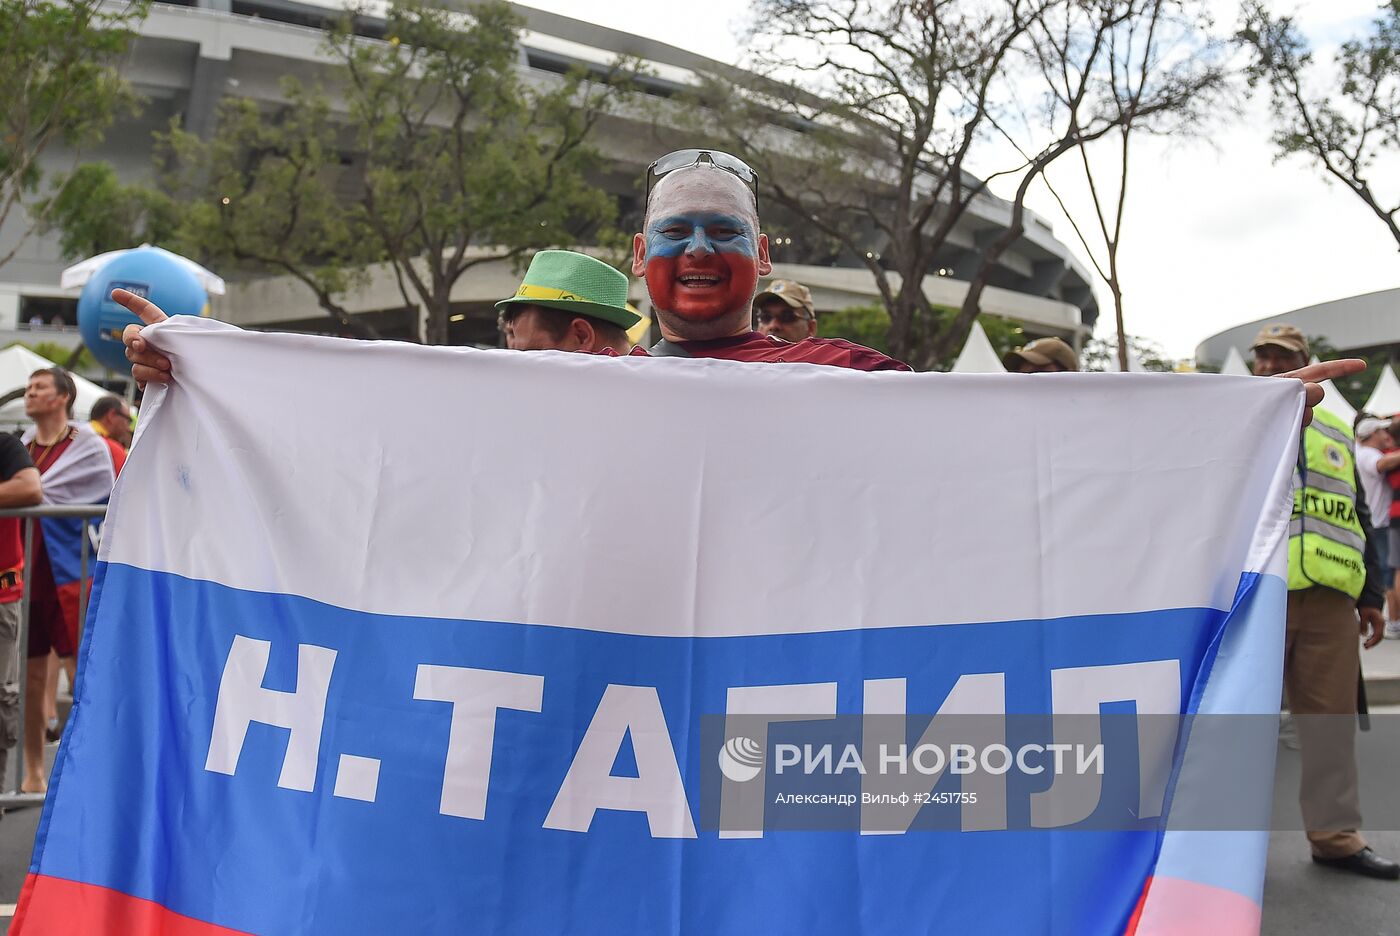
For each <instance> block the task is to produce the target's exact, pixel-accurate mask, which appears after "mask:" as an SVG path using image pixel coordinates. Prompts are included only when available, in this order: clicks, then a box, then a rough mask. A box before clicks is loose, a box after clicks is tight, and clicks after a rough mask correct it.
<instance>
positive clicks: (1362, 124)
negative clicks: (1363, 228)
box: [1237, 0, 1400, 246]
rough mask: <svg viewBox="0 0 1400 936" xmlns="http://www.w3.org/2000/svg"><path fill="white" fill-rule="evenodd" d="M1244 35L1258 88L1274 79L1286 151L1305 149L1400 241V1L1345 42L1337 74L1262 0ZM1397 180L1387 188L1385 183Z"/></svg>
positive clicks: (1279, 139)
mask: <svg viewBox="0 0 1400 936" xmlns="http://www.w3.org/2000/svg"><path fill="white" fill-rule="evenodd" d="M1244 17H1245V19H1244V26H1243V27H1242V28H1241V29H1240V31H1239V33H1238V35H1237V39H1238V40H1239V41H1240V43H1241V44H1243V45H1244V46H1245V47H1246V48H1248V49H1249V50H1250V52H1251V54H1252V59H1251V61H1250V64H1249V66H1248V68H1247V70H1246V75H1247V77H1248V79H1249V82H1250V85H1251V87H1257V86H1259V85H1266V86H1267V87H1268V89H1269V94H1270V103H1271V105H1272V109H1273V114H1274V124H1275V129H1274V144H1275V145H1276V146H1277V147H1278V151H1279V157H1280V158H1283V157H1287V156H1292V155H1301V156H1304V157H1306V158H1308V159H1310V160H1312V161H1313V162H1314V163H1316V164H1317V165H1318V167H1319V168H1321V169H1322V170H1323V172H1325V173H1326V174H1327V175H1328V176H1330V177H1331V178H1332V179H1334V180H1336V181H1339V182H1341V183H1342V185H1343V186H1345V187H1346V188H1347V189H1348V190H1349V191H1350V192H1352V194H1354V195H1356V196H1357V197H1358V198H1360V199H1361V200H1362V201H1363V202H1364V203H1365V204H1366V206H1367V207H1369V208H1370V209H1371V211H1372V212H1373V213H1374V214H1375V215H1376V217H1377V218H1379V219H1380V220H1381V222H1382V223H1384V224H1385V225H1386V227H1387V228H1388V230H1389V231H1390V233H1391V236H1392V237H1393V238H1394V239H1395V242H1396V245H1397V246H1400V222H1397V216H1400V191H1397V190H1396V189H1395V187H1394V173H1393V171H1392V170H1391V169H1390V164H1391V163H1392V162H1393V161H1394V159H1395V158H1396V157H1397V156H1400V0H1387V2H1385V3H1382V4H1381V7H1380V15H1379V16H1377V17H1376V18H1375V19H1373V20H1372V21H1371V24H1370V30H1369V31H1368V32H1367V33H1366V34H1364V35H1361V36H1358V37H1353V38H1351V39H1348V40H1347V41H1345V42H1343V43H1342V44H1341V46H1340V47H1339V49H1338V51H1337V53H1336V58H1335V61H1334V62H1333V66H1334V67H1333V69H1332V71H1331V73H1330V74H1323V70H1322V69H1321V68H1320V67H1318V66H1317V65H1316V63H1315V62H1314V60H1313V54H1312V51H1311V49H1310V48H1309V46H1308V43H1307V40H1306V39H1305V38H1304V37H1303V35H1302V33H1301V32H1300V31H1299V29H1298V27H1297V25H1296V23H1295V22H1294V20H1293V18H1292V17H1289V16H1275V15H1274V14H1273V13H1272V12H1271V11H1270V10H1269V9H1268V7H1267V6H1265V4H1264V3H1263V2H1260V0H1249V2H1248V3H1246V4H1245V8H1244ZM1378 181H1379V182H1383V183H1384V182H1386V181H1388V182H1389V184H1388V185H1385V186H1383V187H1382V188H1378V187H1377V182H1378Z"/></svg>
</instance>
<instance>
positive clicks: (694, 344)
mask: <svg viewBox="0 0 1400 936" xmlns="http://www.w3.org/2000/svg"><path fill="white" fill-rule="evenodd" d="M674 344H675V345H676V347H678V348H681V349H683V350H684V351H685V352H686V354H687V355H689V356H690V357H696V358H721V359H722V360H726V361H755V362H759V363H765V364H826V365H828V366H830V367H849V368H850V369H851V370H859V371H882V370H893V371H907V370H913V368H911V367H910V366H909V365H908V364H905V363H904V362H903V361H896V360H895V359H894V358H892V357H889V356H888V355H884V354H881V353H880V352H879V351H875V350H873V349H871V348H867V347H865V346H863V345H858V344H856V343H855V342H852V341H847V340H846V339H844V338H803V339H802V340H801V341H797V342H791V341H783V340H782V339H781V338H774V337H773V336H772V335H760V334H759V333H758V332H749V333H748V334H746V335H735V336H733V337H730V338H715V339H713V340H711V341H677V342H674ZM632 353H633V354H641V355H645V356H648V357H650V355H649V354H647V350H646V349H645V348H643V347H642V346H641V345H638V346H637V347H635V348H633V349H632Z"/></svg>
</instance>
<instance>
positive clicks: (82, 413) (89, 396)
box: [0, 345, 111, 425]
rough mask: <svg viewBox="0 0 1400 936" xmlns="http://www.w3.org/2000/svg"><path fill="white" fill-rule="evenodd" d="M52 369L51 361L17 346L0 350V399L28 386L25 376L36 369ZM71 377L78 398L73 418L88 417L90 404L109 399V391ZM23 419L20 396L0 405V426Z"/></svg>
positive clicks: (90, 382)
mask: <svg viewBox="0 0 1400 936" xmlns="http://www.w3.org/2000/svg"><path fill="white" fill-rule="evenodd" d="M56 366H57V365H55V364H54V362H53V361H50V360H49V359H48V358H46V357H43V356H41V355H38V354H35V353H34V352H33V351H30V350H29V349H28V348H26V347H23V346H21V345H15V346H13V347H10V348H6V349H4V350H3V351H0V396H3V395H5V394H7V393H9V392H11V391H13V390H23V389H24V388H25V387H26V386H27V385H28V384H29V375H30V374H32V373H34V372H35V371H36V370H39V369H40V368H43V367H56ZM72 376H73V383H75V384H77V386H78V398H77V399H76V400H74V401H73V418H74V419H78V420H85V419H87V418H88V412H89V411H90V410H91V409H92V404H94V403H96V402H97V401H98V400H100V399H102V398H103V397H105V396H110V395H111V391H110V390H103V389H102V388H101V387H99V386H98V385H97V384H95V383H93V382H92V381H91V380H84V379H83V378H82V377H79V376H78V375H77V374H73V375H72ZM27 420H28V417H26V416H25V415H24V397H22V396H21V397H19V398H17V399H14V400H11V401H10V402H8V403H6V404H5V405H4V406H0V423H3V424H5V425H16V424H18V423H22V422H26V421H27Z"/></svg>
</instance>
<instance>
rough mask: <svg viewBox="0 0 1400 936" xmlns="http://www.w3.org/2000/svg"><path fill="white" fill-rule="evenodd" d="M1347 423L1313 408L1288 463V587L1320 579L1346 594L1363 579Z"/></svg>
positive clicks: (1361, 538) (1363, 537) (1358, 591)
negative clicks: (1293, 460)
mask: <svg viewBox="0 0 1400 936" xmlns="http://www.w3.org/2000/svg"><path fill="white" fill-rule="evenodd" d="M1354 449H1355V440H1354V437H1353V435H1352V431H1351V427H1350V426H1348V425H1347V424H1346V423H1345V422H1343V421H1342V420H1340V419H1338V418H1337V417H1336V416H1333V415H1332V414H1331V413H1329V412H1326V411H1325V410H1321V409H1315V410H1313V421H1312V425H1310V426H1308V428H1306V429H1304V430H1303V441H1302V444H1301V445H1300V446H1299V447H1298V464H1297V466H1296V467H1294V469H1293V518H1292V520H1291V521H1290V523H1289V526H1288V590H1289V591H1298V590H1300V589H1303V588H1312V587H1313V586H1315V585H1322V586H1324V587H1326V588H1332V589H1335V590H1337V591H1339V592H1342V593H1344V594H1346V595H1349V596H1350V597H1352V598H1356V597H1358V596H1359V595H1360V594H1361V589H1362V588H1364V587H1365V585H1366V534H1365V532H1364V531H1363V530H1362V529H1361V519H1360V517H1358V516H1357V513H1356V455H1355V452H1354Z"/></svg>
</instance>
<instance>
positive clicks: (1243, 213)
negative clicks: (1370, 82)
mask: <svg viewBox="0 0 1400 936" xmlns="http://www.w3.org/2000/svg"><path fill="white" fill-rule="evenodd" d="M1285 4H1288V5H1287V8H1289V9H1292V10H1295V11H1296V12H1297V14H1298V18H1299V21H1300V22H1301V23H1302V24H1303V26H1304V28H1305V29H1306V30H1307V32H1308V35H1309V37H1310V38H1311V39H1312V40H1313V42H1314V43H1315V44H1316V45H1317V47H1318V49H1319V51H1320V52H1323V53H1326V52H1327V51H1329V50H1330V48H1332V47H1333V46H1334V45H1335V43H1336V42H1338V41H1340V40H1341V39H1343V38H1345V37H1346V36H1348V35H1350V34H1352V33H1354V32H1357V31H1359V30H1360V28H1361V27H1362V26H1364V24H1365V23H1366V22H1367V20H1368V19H1369V18H1370V17H1371V16H1373V15H1374V13H1375V11H1376V9H1377V7H1378V6H1379V4H1378V2H1376V0H1296V2H1293V3H1291V4H1289V3H1288V0H1281V2H1278V3H1276V4H1275V7H1276V8H1277V9H1284V8H1285ZM527 5H529V6H533V7H538V8H540V9H546V10H550V11H553V12H556V13H562V14H564V15H567V16H573V17H575V18H579V19H586V20H590V21H592V22H596V23H598V24H600V25H604V26H610V27H613V28H616V29H622V30H626V31H628V32H632V33H636V34H639V35H644V36H650V37H652V38H655V39H658V40H661V41H663V42H667V43H670V44H671V45H675V46H679V47H681V48H686V49H690V50H693V51H695V52H698V53H700V54H702V55H707V56H710V57H711V58H716V59H719V60H721V61H734V60H736V58H737V56H738V54H739V48H740V47H739V43H738V41H737V37H738V36H739V34H740V32H741V29H742V25H743V22H742V17H743V16H744V15H745V11H746V10H747V9H748V7H749V4H748V3H747V2H746V0H709V2H708V3H706V4H705V5H704V6H703V7H696V6H673V5H666V4H658V3H656V2H655V0H606V2H603V0H528V4H527ZM1216 6H1217V9H1218V10H1219V13H1218V14H1217V16H1218V18H1219V19H1220V20H1221V21H1222V22H1223V23H1224V24H1227V25H1228V24H1231V23H1233V22H1234V18H1235V14H1234V12H1233V11H1234V10H1236V9H1237V8H1238V5H1237V3H1236V2H1235V0H1220V2H1218V3H1217V4H1216ZM701 10H704V11H705V13H704V15H700V11H701ZM1320 57H1322V56H1320ZM1261 105H1262V101H1261V102H1259V104H1251V105H1248V106H1247V107H1246V108H1245V111H1244V113H1243V114H1241V115H1239V116H1238V117H1235V118H1231V120H1230V121H1229V122H1228V123H1226V122H1222V123H1221V125H1219V126H1216V127H1212V128H1210V129H1209V131H1208V133H1207V134H1206V138H1205V139H1203V140H1201V141H1186V142H1182V141H1179V140H1173V141H1159V140H1144V141H1143V142H1142V143H1141V144H1135V146H1136V147H1138V148H1136V149H1135V150H1134V154H1133V171H1134V175H1133V179H1132V181H1131V183H1130V186H1129V194H1128V207H1127V211H1126V217H1125V222H1124V223H1125V232H1124V235H1123V246H1122V251H1121V261H1120V263H1121V268H1122V275H1123V280H1124V294H1125V296H1124V303H1125V318H1126V320H1127V331H1128V332H1129V333H1131V334H1139V335H1142V336H1144V337H1147V338H1149V339H1152V340H1154V341H1156V342H1158V343H1160V344H1161V345H1162V346H1163V347H1164V348H1165V349H1166V351H1167V352H1168V354H1170V355H1172V356H1175V357H1189V356H1190V355H1191V354H1193V353H1194V351H1195V347H1196V344H1197V342H1199V341H1201V340H1202V339H1203V338H1205V337H1207V336H1208V335H1210V334H1212V333H1214V332H1217V331H1220V330H1222V329H1224V328H1227V327H1229V326H1231V325H1236V324H1239V323H1240V322H1245V321H1249V320H1251V319H1255V318H1259V317H1261V316H1269V315H1282V314H1283V313H1286V312H1288V311H1289V310H1292V309H1297V308H1300V307H1302V306H1306V305H1311V304H1313V303H1317V302H1325V301H1327V300H1329V299H1338V298H1342V297H1344V296H1352V295H1357V294H1360V293H1367V292H1373V291H1375V290H1379V289H1389V288H1392V287H1396V286H1400V252H1397V250H1396V246H1395V242H1394V240H1393V239H1392V238H1391V236H1390V234H1389V232H1388V231H1387V230H1386V228H1385V227H1384V225H1383V224H1382V223H1381V222H1380V221H1379V220H1377V219H1376V217H1375V216H1374V215H1373V214H1372V213H1371V212H1370V210H1369V209H1368V208H1366V206H1365V205H1363V204H1362V203H1361V201H1360V200H1359V199H1357V198H1356V196H1354V195H1352V194H1351V193H1350V192H1347V191H1345V190H1343V189H1342V188H1340V187H1339V186H1336V185H1329V184H1327V183H1326V182H1324V181H1323V179H1322V176H1321V173H1320V171H1319V170H1317V169H1315V168H1313V167H1312V166H1311V165H1310V164H1307V163H1305V162H1304V161H1303V160H1301V159H1299V158H1297V157H1295V158H1293V159H1290V160H1288V161H1286V162H1283V163H1275V162H1274V161H1273V150H1272V147H1271V145H1270V143H1269V121H1268V114H1267V111H1266V110H1265V108H1264V107H1262V106H1261ZM1067 169H1068V166H1066V168H1065V170H1062V171H1061V172H1060V173H1058V174H1052V176H1051V178H1052V180H1053V181H1054V184H1055V185H1056V186H1057V188H1058V189H1059V190H1060V194H1061V196H1062V197H1063V198H1065V201H1066V203H1067V204H1068V205H1069V207H1070V209H1071V211H1075V212H1078V211H1080V210H1081V209H1082V208H1083V207H1084V205H1083V202H1082V198H1083V195H1082V192H1081V191H1080V188H1082V187H1078V186H1076V185H1075V184H1074V182H1073V179H1072V177H1071V175H1070V174H1069V173H1068V171H1067ZM1012 191H1014V187H1013V189H1012ZM1001 194H1010V192H1002V193H1001ZM1028 204H1029V206H1030V207H1031V208H1032V209H1034V210H1036V211H1037V212H1039V213H1040V214H1041V215H1042V216H1043V217H1045V218H1046V219H1047V220H1048V221H1049V222H1050V223H1051V224H1052V225H1053V226H1054V228H1055V232H1056V234H1057V235H1058V236H1059V238H1060V239H1061V240H1062V241H1064V242H1065V243H1067V244H1070V245H1071V247H1072V248H1074V249H1075V250H1076V252H1077V253H1079V254H1080V255H1081V257H1082V256H1083V249H1082V248H1081V247H1080V246H1079V245H1078V243H1077V242H1076V240H1075V237H1074V233H1073V231H1072V230H1071V229H1070V227H1069V225H1068V224H1067V223H1066V222H1065V221H1064V219H1063V216H1062V215H1061V213H1060V212H1059V209H1058V208H1057V207H1056V205H1055V202H1054V200H1053V198H1051V196H1050V195H1049V193H1048V192H1047V191H1045V190H1044V189H1043V188H1040V189H1039V190H1038V191H1035V192H1034V193H1033V195H1032V197H1031V198H1030V199H1029V200H1028ZM1099 294H1100V296H1101V299H1100V304H1101V306H1102V307H1103V308H1104V309H1109V308H1111V303H1110V301H1109V298H1108V293H1107V290H1106V289H1103V288H1102V285H1101V284H1099ZM1101 323H1102V324H1101V326H1100V329H1099V334H1100V335H1103V334H1106V333H1111V332H1112V331H1113V327H1112V324H1111V315H1106V316H1105V317H1104V319H1101Z"/></svg>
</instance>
